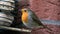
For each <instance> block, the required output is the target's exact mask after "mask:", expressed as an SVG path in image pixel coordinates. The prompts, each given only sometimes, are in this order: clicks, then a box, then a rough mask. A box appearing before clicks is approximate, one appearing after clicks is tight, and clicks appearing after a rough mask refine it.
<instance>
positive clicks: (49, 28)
mask: <svg viewBox="0 0 60 34" xmlns="http://www.w3.org/2000/svg"><path fill="white" fill-rule="evenodd" d="M43 26H44V28H47V29H48V30H50V31H52V29H50V28H48V27H47V26H45V25H43Z"/></svg>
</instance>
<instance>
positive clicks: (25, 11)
mask: <svg viewBox="0 0 60 34" xmlns="http://www.w3.org/2000/svg"><path fill="white" fill-rule="evenodd" d="M21 11H22V22H23V24H24V25H25V26H26V27H27V28H30V29H33V28H42V27H43V28H47V29H49V30H51V29H50V28H48V27H47V26H45V25H43V24H42V23H41V21H40V20H39V18H38V17H37V16H36V15H35V13H34V12H33V11H32V10H30V9H29V8H22V9H21ZM51 31H52V30H51Z"/></svg>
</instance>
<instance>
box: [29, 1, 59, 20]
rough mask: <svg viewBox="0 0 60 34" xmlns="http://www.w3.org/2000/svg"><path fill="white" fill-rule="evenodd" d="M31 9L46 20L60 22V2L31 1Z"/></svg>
mask: <svg viewBox="0 0 60 34" xmlns="http://www.w3.org/2000/svg"><path fill="white" fill-rule="evenodd" d="M30 8H31V9H32V10H33V11H34V12H35V13H36V15H37V16H38V17H39V18H41V19H45V20H60V0H30Z"/></svg>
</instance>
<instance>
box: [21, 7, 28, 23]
mask: <svg viewBox="0 0 60 34" xmlns="http://www.w3.org/2000/svg"><path fill="white" fill-rule="evenodd" d="M21 11H22V22H25V23H27V22H28V10H27V9H26V8H22V9H21Z"/></svg>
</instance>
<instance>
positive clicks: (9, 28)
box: [0, 26, 31, 32]
mask: <svg viewBox="0 0 60 34" xmlns="http://www.w3.org/2000/svg"><path fill="white" fill-rule="evenodd" d="M0 29H7V30H13V31H21V32H31V30H28V29H20V28H13V27H6V26H0Z"/></svg>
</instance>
